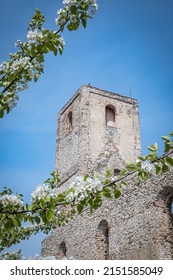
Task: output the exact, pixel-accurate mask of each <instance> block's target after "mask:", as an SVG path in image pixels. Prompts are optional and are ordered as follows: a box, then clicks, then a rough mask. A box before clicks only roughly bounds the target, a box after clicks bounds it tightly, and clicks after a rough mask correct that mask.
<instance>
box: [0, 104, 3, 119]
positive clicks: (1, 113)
mask: <svg viewBox="0 0 173 280" xmlns="http://www.w3.org/2000/svg"><path fill="white" fill-rule="evenodd" d="M3 116H4V109H3V107H2V106H1V105H0V118H1V119H2V118H3Z"/></svg>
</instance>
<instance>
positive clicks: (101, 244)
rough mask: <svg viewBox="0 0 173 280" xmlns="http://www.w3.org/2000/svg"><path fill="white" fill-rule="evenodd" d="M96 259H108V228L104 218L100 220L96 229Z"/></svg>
mask: <svg viewBox="0 0 173 280" xmlns="http://www.w3.org/2000/svg"><path fill="white" fill-rule="evenodd" d="M95 240H96V259H97V260H107V259H109V229H108V223H107V221H106V220H102V221H101V222H100V223H99V225H98V228H97V231H96V236H95Z"/></svg>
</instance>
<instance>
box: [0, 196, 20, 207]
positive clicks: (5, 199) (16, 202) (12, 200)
mask: <svg viewBox="0 0 173 280" xmlns="http://www.w3.org/2000/svg"><path fill="white" fill-rule="evenodd" d="M0 202H1V203H2V205H3V206H4V207H5V206H9V205H11V206H20V207H22V206H23V204H24V203H23V200H22V199H21V197H20V196H17V195H14V194H5V195H3V196H1V197H0Z"/></svg>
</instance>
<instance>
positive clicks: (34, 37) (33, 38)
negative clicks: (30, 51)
mask: <svg viewBox="0 0 173 280" xmlns="http://www.w3.org/2000/svg"><path fill="white" fill-rule="evenodd" d="M40 38H43V34H42V32H41V31H39V30H38V29H37V28H36V29H34V30H30V31H28V34H27V39H28V42H29V43H30V44H32V43H36V42H37V41H38V39H40Z"/></svg>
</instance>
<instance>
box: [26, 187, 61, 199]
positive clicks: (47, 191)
mask: <svg viewBox="0 0 173 280" xmlns="http://www.w3.org/2000/svg"><path fill="white" fill-rule="evenodd" d="M56 196H57V192H56V189H51V188H50V187H49V186H48V185H45V184H43V185H39V186H37V188H36V189H35V190H34V191H33V192H32V193H31V197H32V202H35V201H36V200H37V199H39V200H40V199H42V198H46V197H52V198H55V197H56Z"/></svg>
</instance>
